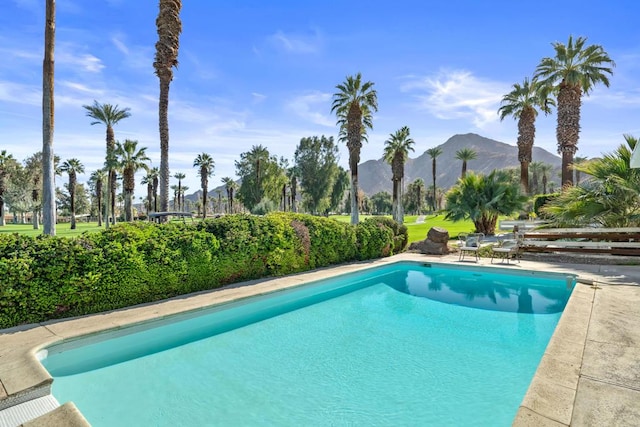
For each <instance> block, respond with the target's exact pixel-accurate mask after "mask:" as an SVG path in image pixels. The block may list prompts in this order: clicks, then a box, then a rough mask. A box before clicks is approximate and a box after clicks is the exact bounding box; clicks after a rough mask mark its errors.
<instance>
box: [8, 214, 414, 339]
mask: <svg viewBox="0 0 640 427" xmlns="http://www.w3.org/2000/svg"><path fill="white" fill-rule="evenodd" d="M406 241H407V232H406V227H403V226H398V224H397V223H395V222H394V221H393V220H390V219H387V218H381V217H374V218H369V219H367V220H365V221H363V222H362V223H360V224H359V225H357V226H355V227H354V226H351V225H349V224H346V223H341V222H338V221H335V220H332V219H328V218H324V217H314V216H310V215H303V214H293V213H281V212H280V213H271V214H268V215H266V216H254V215H226V216H223V217H220V218H217V219H210V220H206V221H202V222H197V223H192V224H184V223H179V222H175V223H167V224H154V223H147V222H137V223H122V224H118V225H116V226H114V227H111V228H109V229H108V230H104V231H101V232H99V233H91V234H83V235H81V236H79V237H75V238H69V237H49V236H40V237H35V238H34V237H28V236H24V235H18V234H3V235H0V329H1V328H7V327H11V326H15V325H19V324H23V323H33V322H42V321H45V320H48V319H54V318H60V317H69V316H76V315H83V314H89V313H96V312H100V311H105V310H112V309H116V308H121V307H126V306H130V305H135V304H140V303H145V302H151V301H157V300H160V299H165V298H169V297H172V296H176V295H181V294H186V293H190V292H195V291H200V290H206V289H214V288H216V287H219V286H222V285H225V284H228V283H233V282H238V281H243V280H249V279H256V278H261V277H266V276H278V275H284V274H290V273H295V272H299V271H305V270H309V269H312V268H317V267H322V266H327V265H331V264H337V263H343V262H348V261H353V260H357V259H360V260H363V259H370V258H378V257H381V256H388V255H391V254H393V253H397V252H399V251H401V250H403V249H404V247H405V246H406Z"/></svg>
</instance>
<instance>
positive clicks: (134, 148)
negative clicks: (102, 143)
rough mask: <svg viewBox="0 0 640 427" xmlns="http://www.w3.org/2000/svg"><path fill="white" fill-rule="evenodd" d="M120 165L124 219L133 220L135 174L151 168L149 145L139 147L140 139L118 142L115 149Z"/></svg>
mask: <svg viewBox="0 0 640 427" xmlns="http://www.w3.org/2000/svg"><path fill="white" fill-rule="evenodd" d="M115 155H116V158H117V159H118V166H119V168H120V170H122V190H123V193H124V219H125V221H133V192H134V190H135V187H136V181H135V174H136V172H138V171H139V170H140V169H143V170H145V171H146V170H149V166H148V165H147V162H148V161H149V160H150V159H149V157H148V156H147V147H142V148H140V149H138V141H133V140H130V139H125V141H124V143H120V142H118V143H117V144H116V150H115Z"/></svg>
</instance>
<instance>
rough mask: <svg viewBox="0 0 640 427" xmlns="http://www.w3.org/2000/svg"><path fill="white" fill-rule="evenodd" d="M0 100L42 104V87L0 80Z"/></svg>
mask: <svg viewBox="0 0 640 427" xmlns="http://www.w3.org/2000/svg"><path fill="white" fill-rule="evenodd" d="M0 101H6V102H12V103H17V104H27V105H42V88H40V87H36V86H30V85H25V84H22V83H16V82H9V81H1V80H0Z"/></svg>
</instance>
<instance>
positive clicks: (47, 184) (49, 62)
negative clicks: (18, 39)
mask: <svg viewBox="0 0 640 427" xmlns="http://www.w3.org/2000/svg"><path fill="white" fill-rule="evenodd" d="M45 14H46V22H45V31H44V61H43V64H42V175H43V180H42V183H43V186H44V191H43V194H42V203H43V210H44V217H43V222H44V234H48V235H50V236H55V235H56V188H55V182H54V179H55V177H54V172H55V171H54V164H53V163H54V154H53V117H54V104H53V82H54V59H53V53H54V47H55V33H56V2H55V0H47V2H46V12H45ZM34 217H36V218H35V223H34V228H35V227H36V226H37V221H38V220H37V215H34Z"/></svg>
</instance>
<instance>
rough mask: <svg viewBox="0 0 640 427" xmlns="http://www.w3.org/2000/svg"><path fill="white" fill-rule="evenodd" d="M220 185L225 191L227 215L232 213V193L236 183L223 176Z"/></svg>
mask: <svg viewBox="0 0 640 427" xmlns="http://www.w3.org/2000/svg"><path fill="white" fill-rule="evenodd" d="M222 183H223V184H224V189H225V190H226V191H227V205H228V207H227V213H233V192H234V190H235V189H236V182H235V181H234V180H233V179H232V178H230V177H228V176H225V177H224V178H222Z"/></svg>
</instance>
